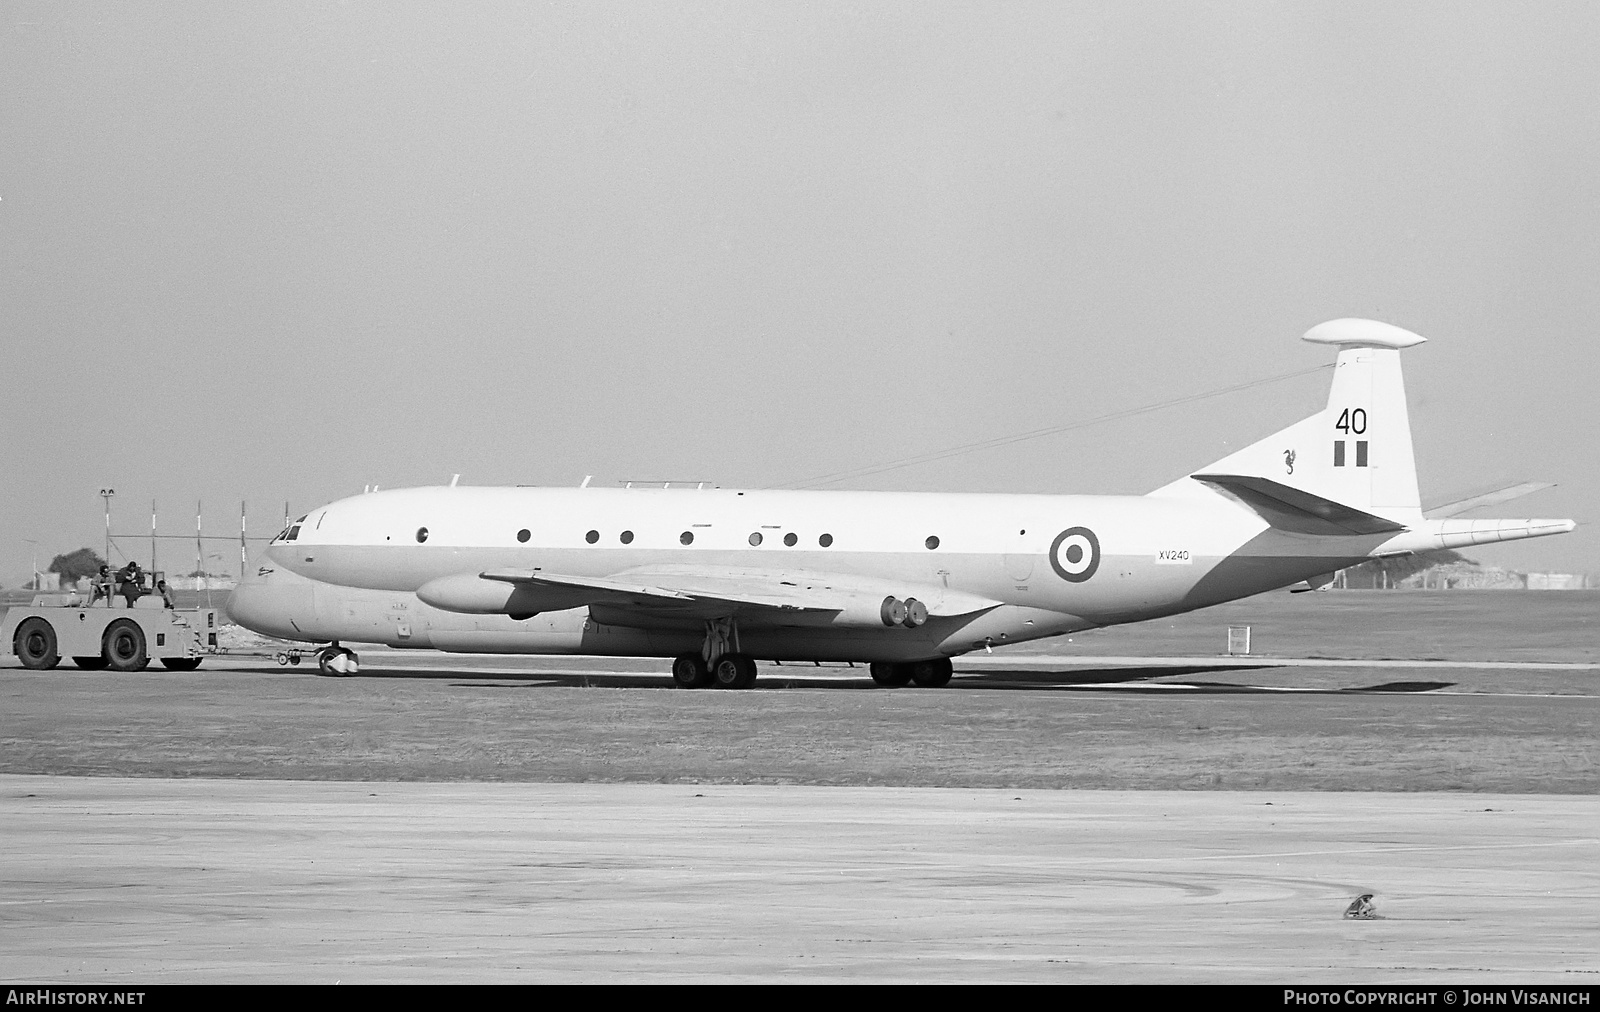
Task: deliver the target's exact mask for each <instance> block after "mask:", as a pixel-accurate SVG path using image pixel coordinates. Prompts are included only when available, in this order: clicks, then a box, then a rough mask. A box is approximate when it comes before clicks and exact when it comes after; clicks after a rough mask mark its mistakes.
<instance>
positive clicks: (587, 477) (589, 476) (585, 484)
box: [578, 474, 594, 488]
mask: <svg viewBox="0 0 1600 1012" xmlns="http://www.w3.org/2000/svg"><path fill="white" fill-rule="evenodd" d="M593 480H594V475H592V474H586V475H584V476H583V484H582V485H579V486H578V487H579V488H588V487H589V482H591V481H593Z"/></svg>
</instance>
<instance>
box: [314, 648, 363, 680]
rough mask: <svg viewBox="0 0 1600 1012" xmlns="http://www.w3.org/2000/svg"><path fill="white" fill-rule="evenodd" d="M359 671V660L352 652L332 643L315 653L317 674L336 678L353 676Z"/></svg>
mask: <svg viewBox="0 0 1600 1012" xmlns="http://www.w3.org/2000/svg"><path fill="white" fill-rule="evenodd" d="M360 670H361V661H360V658H358V657H357V656H356V652H355V651H354V650H351V649H349V648H348V647H341V646H340V645H339V644H337V643H334V644H331V645H329V646H326V647H323V648H322V649H321V650H318V651H317V673H318V674H320V675H327V676H329V677H333V678H338V677H343V676H348V675H354V674H356V673H358V672H359V671H360Z"/></svg>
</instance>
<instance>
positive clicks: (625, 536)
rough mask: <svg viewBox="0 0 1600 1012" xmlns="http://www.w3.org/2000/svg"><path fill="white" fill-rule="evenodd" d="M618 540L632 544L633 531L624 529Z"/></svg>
mask: <svg viewBox="0 0 1600 1012" xmlns="http://www.w3.org/2000/svg"><path fill="white" fill-rule="evenodd" d="M617 540H618V541H620V542H622V543H623V544H625V545H631V544H633V532H632V531H623V532H622V533H621V534H619V535H617Z"/></svg>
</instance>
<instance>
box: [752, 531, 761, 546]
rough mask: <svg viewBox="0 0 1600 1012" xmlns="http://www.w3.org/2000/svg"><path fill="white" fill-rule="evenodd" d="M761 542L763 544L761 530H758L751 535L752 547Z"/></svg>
mask: <svg viewBox="0 0 1600 1012" xmlns="http://www.w3.org/2000/svg"><path fill="white" fill-rule="evenodd" d="M759 544H761V532H760V531H756V532H755V533H754V534H752V535H750V547H751V548H754V547H755V546H757V545H759Z"/></svg>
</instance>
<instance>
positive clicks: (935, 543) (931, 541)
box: [923, 534, 939, 552]
mask: <svg viewBox="0 0 1600 1012" xmlns="http://www.w3.org/2000/svg"><path fill="white" fill-rule="evenodd" d="M923 544H925V545H927V546H928V551H930V552H931V551H933V550H934V549H935V548H938V547H939V536H938V535H937V534H930V535H928V540H926V541H924V542H923Z"/></svg>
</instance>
